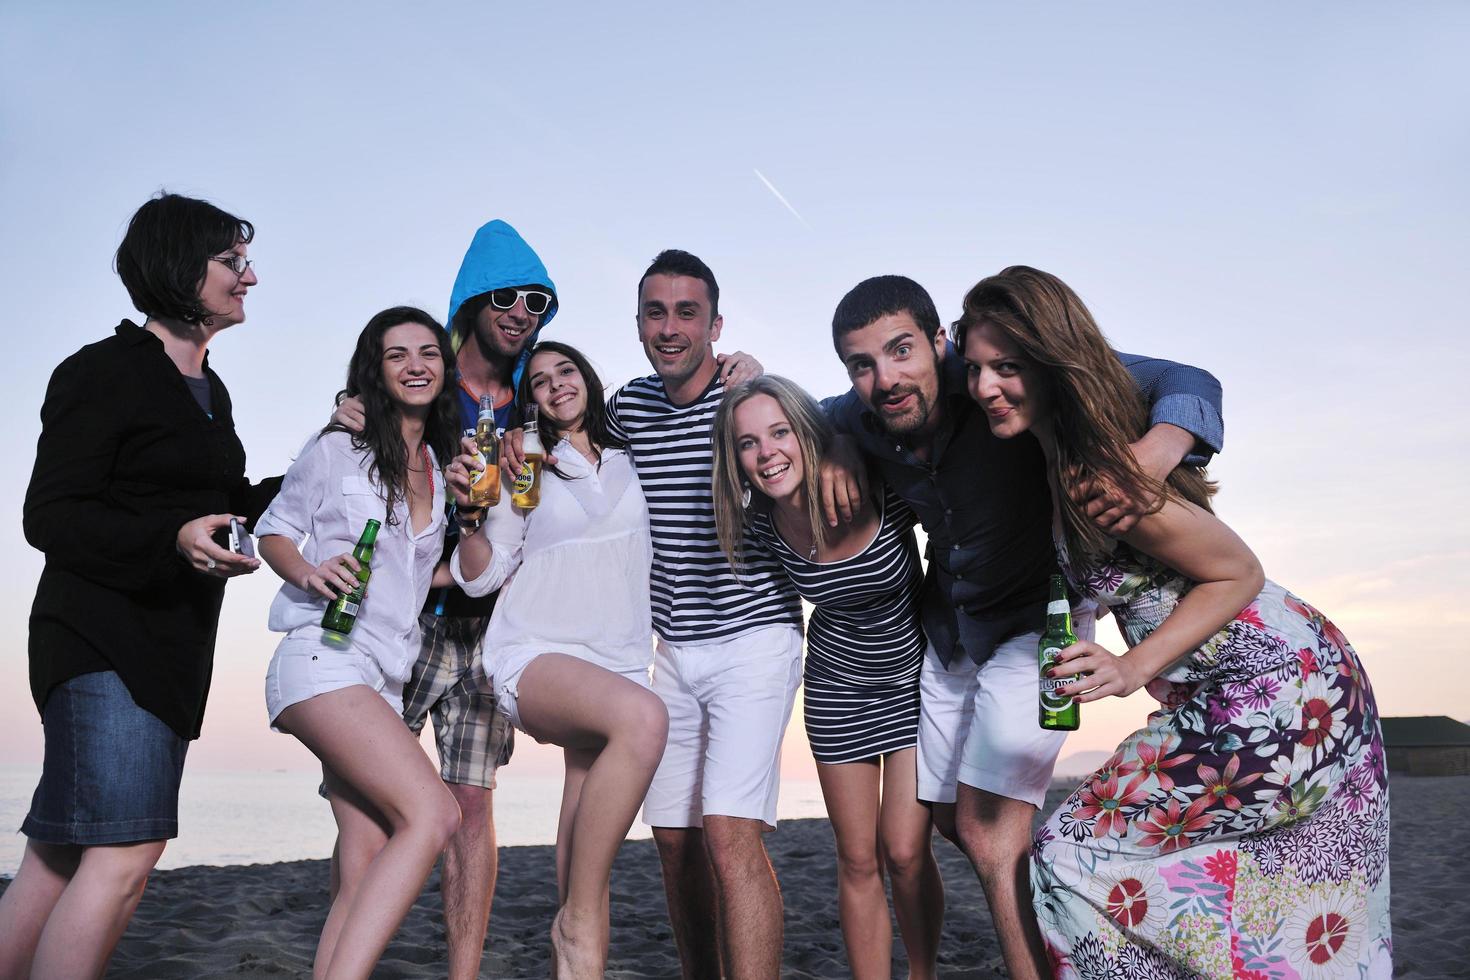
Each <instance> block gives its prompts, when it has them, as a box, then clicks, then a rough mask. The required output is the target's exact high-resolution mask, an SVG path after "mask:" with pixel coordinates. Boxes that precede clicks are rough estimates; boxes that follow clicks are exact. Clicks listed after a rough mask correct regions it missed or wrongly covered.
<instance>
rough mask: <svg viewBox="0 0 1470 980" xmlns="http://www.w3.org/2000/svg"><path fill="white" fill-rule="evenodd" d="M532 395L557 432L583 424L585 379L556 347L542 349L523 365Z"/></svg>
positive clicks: (585, 392)
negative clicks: (550, 349)
mask: <svg viewBox="0 0 1470 980" xmlns="http://www.w3.org/2000/svg"><path fill="white" fill-rule="evenodd" d="M526 372H527V375H528V376H529V377H530V379H531V398H532V399H534V400H535V402H536V407H537V408H539V409H540V410H541V418H542V419H544V420H547V421H548V422H549V423H550V425H551V426H552V427H553V428H555V429H556V431H557V432H561V433H566V432H573V431H576V430H577V429H580V428H581V427H582V424H583V422H584V420H585V416H586V414H587V380H586V379H585V378H583V377H582V372H581V371H579V370H578V369H577V365H576V364H575V363H573V361H572V359H571V358H569V357H567V356H566V355H565V354H562V353H560V352H558V351H543V352H541V353H539V354H536V355H535V356H534V357H532V358H531V363H530V364H529V365H528V366H527V368H526Z"/></svg>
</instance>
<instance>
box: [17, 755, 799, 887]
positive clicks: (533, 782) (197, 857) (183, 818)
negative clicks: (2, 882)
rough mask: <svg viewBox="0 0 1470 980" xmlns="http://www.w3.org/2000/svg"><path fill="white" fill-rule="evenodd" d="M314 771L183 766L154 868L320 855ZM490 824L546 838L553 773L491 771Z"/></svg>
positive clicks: (20, 810) (783, 802)
mask: <svg viewBox="0 0 1470 980" xmlns="http://www.w3.org/2000/svg"><path fill="white" fill-rule="evenodd" d="M40 775H41V768H40V766H24V765H3V766H0V875H3V876H12V875H14V874H15V870H16V868H18V867H19V866H20V859H21V854H22V853H23V852H24V850H25V840H26V839H25V837H24V836H22V835H21V834H20V833H18V832H17V831H18V830H19V828H20V824H21V821H22V820H24V819H25V815H26V811H27V810H28V809H30V804H31V794H32V793H33V792H34V791H35V788H36V781H37V780H38V779H39V778H40ZM320 779H321V776H320V774H319V773H316V772H310V771H290V770H271V771H251V770H244V771H233V770H215V771H210V770H207V769H204V770H199V769H192V768H189V769H185V770H184V782H183V786H182V787H181V788H180V790H179V836H178V837H177V838H176V839H175V840H172V841H169V843H168V847H167V848H166V849H165V850H164V852H163V859H162V860H161V861H159V862H158V866H159V867H160V868H183V867H189V866H191V865H197V864H211V865H232V864H272V863H274V862H277V861H300V860H307V859H315V858H326V857H329V856H330V855H331V853H332V842H333V841H334V839H335V838H336V835H337V827H336V824H335V823H333V821H332V811H331V808H330V807H329V806H328V805H327V802H326V800H324V799H322V798H321V797H320V796H318V795H317V784H318V783H319V782H320ZM497 780H498V785H497V788H496V790H495V833H496V837H497V839H498V841H499V843H500V845H501V846H502V847H516V846H520V845H527V844H552V843H555V841H556V815H557V811H558V809H559V807H560V803H561V777H560V776H559V775H542V774H536V773H524V774H521V773H517V772H515V769H514V767H513V766H507V767H506V768H504V769H501V770H500V772H499V773H498V774H497ZM826 815H827V809H826V807H825V805H823V803H822V791H821V787H820V786H819V785H818V783H817V782H816V780H797V779H787V780H783V781H782V784H781V796H780V804H779V806H778V808H777V816H778V819H781V820H797V819H801V818H804V817H825V816H826ZM649 836H650V833H649V829H648V827H647V826H646V825H644V824H643V823H642V822H640V821H636V820H635V821H634V823H633V828H632V830H631V831H630V832H629V834H628V837H629V839H630V840H636V839H640V838H647V837H649Z"/></svg>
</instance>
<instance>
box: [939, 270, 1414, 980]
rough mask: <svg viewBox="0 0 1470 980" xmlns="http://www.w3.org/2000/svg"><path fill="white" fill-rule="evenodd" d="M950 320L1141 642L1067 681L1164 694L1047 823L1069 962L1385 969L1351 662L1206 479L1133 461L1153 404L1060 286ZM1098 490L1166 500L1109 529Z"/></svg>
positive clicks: (1381, 870) (1075, 557) (1050, 883)
mask: <svg viewBox="0 0 1470 980" xmlns="http://www.w3.org/2000/svg"><path fill="white" fill-rule="evenodd" d="M955 333H956V337H955V343H956V346H957V347H958V348H959V349H960V350H961V351H962V352H963V354H964V357H965V359H966V360H967V362H968V363H969V388H970V394H971V396H972V397H973V398H974V399H975V400H976V402H978V403H979V404H980V405H981V407H982V408H984V409H985V410H986V412H987V415H988V419H989V422H990V427H991V430H992V431H993V432H994V433H995V434H996V435H998V436H1000V437H1002V438H1013V437H1017V436H1021V435H1022V434H1023V433H1026V432H1030V433H1031V434H1032V435H1033V436H1034V437H1035V438H1037V439H1038V440H1039V441H1040V443H1041V445H1042V448H1043V450H1044V451H1045V453H1046V456H1047V461H1048V466H1049V469H1050V471H1051V473H1052V491H1053V492H1052V496H1053V499H1054V501H1055V502H1056V511H1057V524H1056V537H1057V544H1058V552H1059V556H1060V560H1061V565H1062V569H1063V571H1064V572H1065V573H1066V575H1067V578H1068V579H1069V581H1070V582H1071V584H1072V586H1073V588H1075V589H1076V590H1077V591H1078V592H1080V593H1081V594H1082V595H1083V596H1084V597H1086V598H1089V599H1092V600H1095V601H1096V602H1098V603H1099V604H1100V605H1101V606H1103V607H1106V608H1108V609H1110V610H1111V611H1112V612H1113V613H1114V615H1115V616H1116V617H1117V620H1118V626H1119V630H1120V631H1121V633H1122V635H1123V638H1124V639H1125V640H1126V641H1127V643H1128V647H1129V651H1128V653H1126V654H1124V655H1123V656H1115V655H1113V654H1111V653H1109V652H1108V651H1107V650H1105V649H1103V648H1102V647H1100V646H1098V645H1097V644H1095V643H1090V642H1083V643H1078V644H1075V645H1073V646H1071V647H1069V648H1067V649H1066V650H1065V651H1063V652H1062V656H1061V662H1062V664H1063V666H1061V667H1060V668H1058V669H1056V670H1055V671H1054V673H1055V675H1056V676H1068V675H1079V676H1078V678H1077V679H1076V680H1075V681H1074V682H1073V683H1071V684H1069V685H1067V687H1065V688H1063V689H1062V691H1063V693H1064V694H1071V695H1074V696H1075V697H1076V698H1077V700H1079V701H1095V700H1097V699H1099V698H1103V697H1109V696H1118V697H1123V696H1126V695H1128V694H1131V693H1132V692H1133V691H1135V690H1137V689H1138V688H1140V687H1146V689H1147V690H1148V692H1149V693H1150V694H1152V695H1154V696H1155V697H1156V698H1157V699H1158V700H1159V701H1160V703H1161V708H1160V709H1159V710H1158V711H1156V712H1154V713H1153V714H1152V715H1150V716H1149V719H1148V724H1147V726H1146V727H1144V728H1142V729H1140V730H1139V731H1137V732H1135V733H1133V734H1132V735H1130V736H1129V737H1128V738H1127V739H1125V740H1124V741H1123V743H1122V744H1121V745H1119V746H1118V748H1117V750H1116V751H1115V752H1114V753H1113V755H1112V757H1111V758H1110V759H1109V760H1108V761H1107V762H1106V763H1104V765H1103V766H1102V768H1100V769H1099V770H1098V771H1097V772H1095V773H1093V775H1092V776H1091V777H1090V778H1089V779H1088V780H1087V781H1086V782H1085V783H1083V784H1082V786H1081V787H1079V788H1078V789H1077V790H1076V791H1075V792H1073V793H1072V794H1071V796H1069V797H1068V798H1067V800H1066V801H1065V802H1064V803H1063V804H1062V805H1061V806H1060V807H1059V808H1058V809H1057V811H1056V812H1055V813H1053V814H1052V815H1051V817H1050V819H1049V820H1048V821H1047V822H1046V824H1045V826H1043V827H1042V828H1041V829H1040V830H1039V831H1038V832H1037V834H1036V838H1035V841H1034V842H1033V848H1032V886H1033V889H1034V900H1035V907H1036V913H1037V918H1038V920H1039V925H1040V930H1041V936H1042V938H1043V940H1044V942H1045V944H1046V947H1047V952H1048V954H1049V956H1050V959H1051V962H1052V963H1053V965H1054V970H1055V973H1056V975H1057V976H1059V977H1081V978H1091V977H1107V978H1131V977H1194V976H1206V977H1234V978H1249V980H1266V978H1283V980H1296V978H1307V980H1318V978H1326V977H1348V976H1350V977H1388V976H1390V975H1391V973H1392V968H1391V953H1392V941H1391V938H1390V933H1389V910H1388V896H1389V887H1388V778H1387V774H1386V772H1385V767H1384V754H1383V739H1382V735H1381V733H1380V730H1379V723H1378V710H1377V707H1376V705H1375V704H1374V700H1373V692H1372V688H1371V687H1370V686H1369V683H1368V679H1367V677H1366V676H1365V675H1364V673H1363V669H1362V666H1361V664H1360V663H1359V661H1358V657H1357V654H1355V653H1354V652H1353V649H1352V647H1351V646H1349V645H1348V642H1347V640H1346V639H1345V638H1344V637H1343V635H1342V634H1341V633H1340V632H1339V631H1338V629H1337V628H1336V627H1335V626H1333V625H1332V623H1331V622H1329V621H1328V620H1327V618H1326V617H1324V616H1323V615H1322V614H1321V613H1320V612H1318V611H1317V610H1315V609H1313V608H1312V607H1311V606H1309V605H1308V604H1307V603H1305V602H1303V601H1302V600H1301V599H1298V598H1297V597H1296V596H1294V595H1292V594H1291V593H1290V592H1288V591H1286V590H1285V589H1283V588H1281V587H1280V586H1278V585H1276V584H1275V583H1273V582H1270V581H1267V580H1266V579H1265V578H1264V576H1263V575H1262V573H1261V570H1260V566H1259V565H1258V564H1257V562H1256V560H1255V557H1254V555H1252V554H1251V552H1250V550H1249V549H1248V548H1247V547H1246V546H1245V544H1244V543H1243V542H1241V541H1240V539H1239V538H1237V537H1236V536H1235V535H1234V534H1233V533H1232V532H1231V531H1230V529H1229V528H1227V527H1226V526H1225V525H1224V524H1222V523H1221V522H1220V521H1219V520H1218V519H1217V518H1216V517H1215V516H1214V515H1213V514H1212V513H1211V511H1210V508H1209V497H1210V494H1211V493H1212V492H1213V489H1214V488H1213V486H1212V485H1210V484H1209V483H1207V482H1206V481H1205V479H1204V476H1203V474H1201V473H1200V472H1199V471H1196V470H1189V469H1185V468H1181V469H1179V470H1176V471H1175V472H1174V473H1172V474H1170V475H1169V477H1168V479H1167V481H1166V482H1165V483H1159V482H1158V481H1156V480H1153V479H1151V478H1150V477H1149V476H1147V475H1146V474H1144V473H1143V472H1142V471H1141V470H1140V469H1139V467H1138V465H1137V464H1136V463H1135V462H1134V461H1133V458H1132V454H1131V453H1130V452H1129V450H1128V446H1129V444H1130V443H1131V442H1132V441H1134V440H1135V439H1137V438H1138V437H1139V436H1140V435H1141V434H1142V433H1143V431H1144V425H1145V415H1144V409H1143V407H1142V401H1141V399H1140V398H1139V396H1138V393H1137V390H1136V388H1135V387H1134V385H1133V383H1132V382H1131V380H1130V379H1129V376H1128V374H1127V373H1126V372H1125V371H1124V369H1123V368H1122V367H1121V366H1120V365H1119V363H1118V361H1117V359H1116V357H1115V356H1114V355H1113V353H1112V351H1111V349H1110V348H1109V347H1108V344H1107V341H1106V339H1105V338H1104V337H1103V336H1102V334H1101V333H1100V332H1099V331H1098V329H1097V327H1096V325H1095V324H1094V323H1093V321H1092V318H1091V316H1090V314H1089V313H1088V312H1087V309H1086V307H1085V306H1083V304H1082V301H1081V300H1080V299H1079V298H1078V297H1077V295H1076V294H1075V293H1073V292H1072V290H1071V289H1069V288H1068V287H1067V286H1066V285H1065V284H1064V283H1062V282H1061V281H1060V280H1059V279H1057V278H1055V277H1054V276H1050V275H1048V274H1046V273H1043V272H1039V271H1037V270H1035V269H1029V268H1026V267H1023V266H1014V267H1012V268H1009V269H1006V270H1004V271H1002V272H1001V273H1000V274H999V275H996V276H992V277H990V278H988V279H985V280H982V281H981V282H980V283H979V284H978V285H976V286H975V287H974V288H973V289H972V290H971V291H970V293H969V295H968V296H966V298H965V312H964V316H963V317H962V318H961V320H960V321H959V323H958V324H956V328H955ZM1089 480H1093V481H1105V482H1108V483H1111V484H1112V485H1113V486H1114V487H1116V488H1117V489H1119V490H1120V491H1122V492H1124V493H1127V494H1130V495H1134V496H1136V497H1139V498H1142V499H1153V498H1157V499H1158V500H1159V501H1160V502H1159V504H1158V505H1156V507H1155V509H1154V510H1153V511H1152V512H1151V513H1149V514H1147V515H1146V516H1144V517H1143V518H1142V519H1140V520H1139V522H1138V523H1137V525H1136V526H1134V527H1133V528H1132V529H1131V530H1129V531H1127V532H1125V533H1123V534H1121V535H1120V536H1118V537H1116V538H1112V537H1106V536H1104V535H1103V533H1102V532H1101V531H1099V530H1097V529H1096V528H1095V526H1094V525H1093V524H1092V522H1091V521H1090V520H1089V519H1088V518H1087V516H1086V514H1085V513H1083V512H1082V511H1081V510H1080V508H1079V507H1078V505H1076V504H1075V503H1074V502H1073V500H1072V495H1071V493H1070V491H1072V490H1074V489H1075V488H1076V487H1077V486H1078V485H1079V484H1081V483H1083V482H1085V481H1089Z"/></svg>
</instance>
